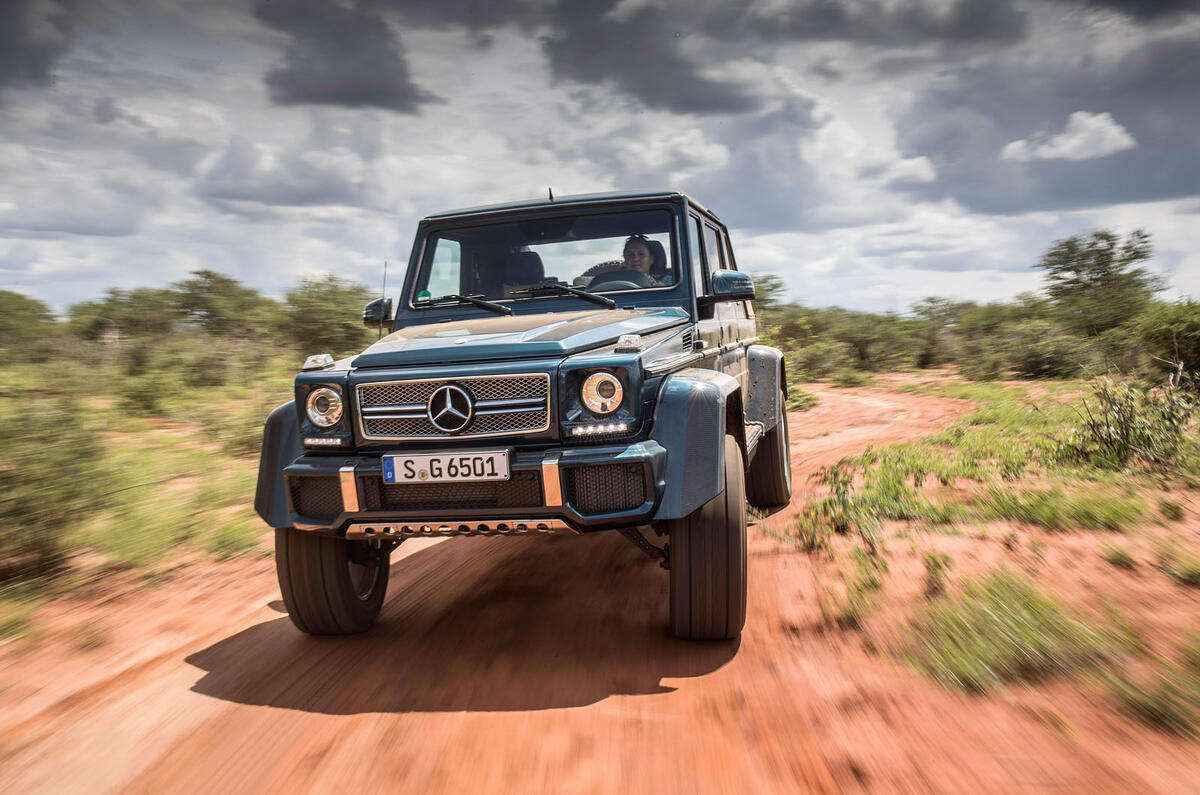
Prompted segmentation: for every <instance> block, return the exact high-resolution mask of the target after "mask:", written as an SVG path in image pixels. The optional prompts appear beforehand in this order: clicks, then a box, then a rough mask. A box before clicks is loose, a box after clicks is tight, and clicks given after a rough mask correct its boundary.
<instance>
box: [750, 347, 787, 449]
mask: <svg viewBox="0 0 1200 795" xmlns="http://www.w3.org/2000/svg"><path fill="white" fill-rule="evenodd" d="M746 367H747V369H748V371H749V376H750V394H749V395H747V396H746V422H761V423H762V426H763V433H766V432H767V431H769V430H771V429H772V428H774V427H775V426H776V425H778V424H779V418H780V417H781V416H783V413H784V410H785V409H784V407H783V406H780V405H779V390H780V389H781V388H782V389H783V391H784V392H785V393H786V392H787V384H786V382H785V381H784V380H783V354H782V353H780V352H779V351H778V350H776V349H775V348H769V347H767V346H766V345H751V346H750V347H749V349H747V351H746Z"/></svg>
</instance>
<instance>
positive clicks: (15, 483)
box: [0, 398, 110, 580]
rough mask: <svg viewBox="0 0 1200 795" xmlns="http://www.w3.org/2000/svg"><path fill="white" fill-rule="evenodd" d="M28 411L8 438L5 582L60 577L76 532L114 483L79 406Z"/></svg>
mask: <svg viewBox="0 0 1200 795" xmlns="http://www.w3.org/2000/svg"><path fill="white" fill-rule="evenodd" d="M9 408H10V409H11V408H12V406H9ZM22 411H23V414H22V416H21V417H20V420H19V421H18V422H15V423H13V424H12V427H11V428H10V429H9V431H8V432H7V433H5V434H4V435H3V436H2V437H0V580H5V579H12V578H17V577H29V576H40V575H45V574H50V573H53V572H54V571H55V570H56V569H57V568H58V567H59V566H60V565H61V564H62V562H63V561H64V559H65V556H66V554H67V551H68V549H69V545H68V541H67V540H66V536H67V533H68V531H70V530H71V529H73V528H74V527H75V526H76V525H78V523H79V521H80V519H81V518H82V517H86V516H89V515H91V514H92V513H93V512H94V511H95V510H96V509H97V507H98V506H100V505H102V504H103V503H104V497H103V495H104V493H105V491H106V490H107V487H108V485H109V483H110V480H109V475H108V472H107V469H106V467H105V463H104V451H103V449H102V448H101V447H100V445H99V443H98V442H97V440H96V434H95V432H94V430H93V429H91V428H89V427H88V425H87V423H86V422H85V418H86V417H88V416H89V412H88V411H86V410H85V409H84V408H83V407H82V406H81V405H80V404H79V403H78V402H77V401H75V400H72V399H70V398H63V399H59V400H44V401H35V402H31V403H29V404H28V405H26V406H24V407H23V409H22Z"/></svg>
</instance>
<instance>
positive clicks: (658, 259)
mask: <svg viewBox="0 0 1200 795" xmlns="http://www.w3.org/2000/svg"><path fill="white" fill-rule="evenodd" d="M646 246H647V247H648V248H649V249H650V273H652V274H653V275H655V276H661V275H663V274H665V273H666V272H667V251H666V249H664V248H663V244H662V243H660V242H658V241H657V240H647V241H646Z"/></svg>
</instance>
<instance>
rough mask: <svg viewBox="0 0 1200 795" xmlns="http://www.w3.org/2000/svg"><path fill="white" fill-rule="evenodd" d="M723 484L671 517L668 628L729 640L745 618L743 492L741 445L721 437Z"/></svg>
mask: <svg viewBox="0 0 1200 795" xmlns="http://www.w3.org/2000/svg"><path fill="white" fill-rule="evenodd" d="M724 459H725V460H724V464H725V490H724V491H723V492H721V493H720V494H718V495H717V496H716V497H714V498H713V499H712V500H710V501H708V502H707V503H705V504H704V505H702V506H701V507H700V508H698V509H696V510H695V511H693V512H692V513H691V514H689V515H688V516H686V517H684V518H683V519H677V520H675V521H673V522H672V523H671V528H670V538H671V594H670V602H671V630H672V632H673V633H674V634H675V636H676V637H679V638H684V639H688V640H730V639H732V638H736V637H737V636H738V635H740V634H741V631H742V627H743V626H744V625H745V623H746V493H745V479H744V470H743V469H742V451H741V448H740V447H738V444H737V440H736V439H734V437H732V436H726V437H725V453H724Z"/></svg>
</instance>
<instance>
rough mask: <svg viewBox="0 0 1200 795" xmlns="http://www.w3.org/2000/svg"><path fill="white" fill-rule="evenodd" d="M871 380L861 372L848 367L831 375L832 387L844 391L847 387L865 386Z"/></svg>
mask: <svg viewBox="0 0 1200 795" xmlns="http://www.w3.org/2000/svg"><path fill="white" fill-rule="evenodd" d="M870 380H871V377H870V376H869V375H867V374H866V373H864V372H863V371H861V370H853V369H850V368H849V367H847V368H844V369H842V370H838V371H837V372H836V373H834V374H833V385H834V386H836V387H840V388H842V389H846V388H849V387H856V386H866V384H867V383H868V382H869V381H870Z"/></svg>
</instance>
